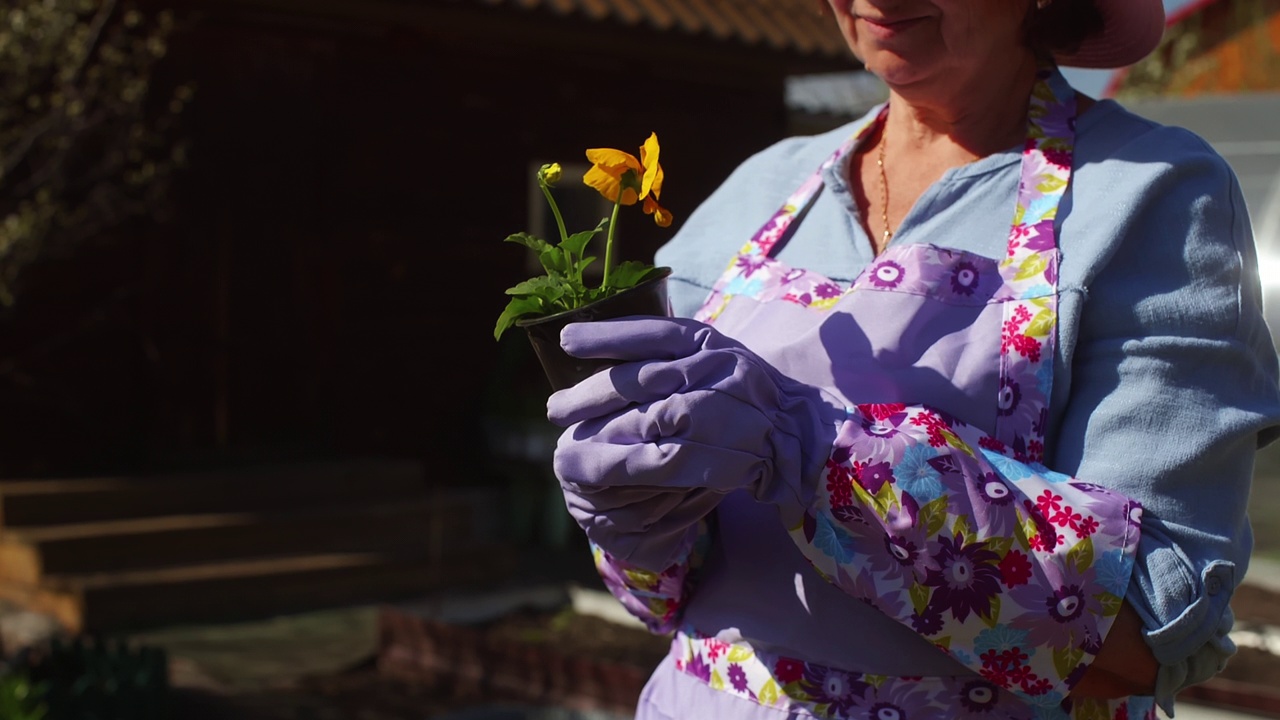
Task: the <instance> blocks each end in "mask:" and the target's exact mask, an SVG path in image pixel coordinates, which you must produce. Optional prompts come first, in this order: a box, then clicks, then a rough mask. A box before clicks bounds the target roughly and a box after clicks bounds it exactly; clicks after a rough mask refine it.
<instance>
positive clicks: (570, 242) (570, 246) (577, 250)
mask: <svg viewBox="0 0 1280 720" xmlns="http://www.w3.org/2000/svg"><path fill="white" fill-rule="evenodd" d="M608 224H609V218H603V219H602V220H600V224H599V225H596V228H595V229H594V230H583V231H582V232H577V233H574V234H572V235H570V236H569V237H567V238H565V239H564V241H563V242H561V243H560V248H561V249H562V250H564V251H566V252H568V253H569V254H570V255H572V256H573V257H575V258H580V257H582V253H583V252H585V251H586V249H587V243H589V242H591V238H593V237H595V236H596V235H599V234H600V231H602V230H604V229H605V227H606V226H608Z"/></svg>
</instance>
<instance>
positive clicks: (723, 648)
mask: <svg viewBox="0 0 1280 720" xmlns="http://www.w3.org/2000/svg"><path fill="white" fill-rule="evenodd" d="M728 650H729V643H727V642H725V641H723V640H716V639H714V638H711V639H708V640H707V658H708V659H710V660H711V661H712V662H715V660H716V658H718V657H720V656H721V655H723V654H724V653H725V652H727V651H728Z"/></svg>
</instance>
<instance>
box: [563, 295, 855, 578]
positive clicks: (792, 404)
mask: <svg viewBox="0 0 1280 720" xmlns="http://www.w3.org/2000/svg"><path fill="white" fill-rule="evenodd" d="M561 345H562V346H563V347H564V349H565V351H566V352H568V353H569V354H570V355H575V356H578V357H594V358H610V359H614V360H619V361H622V363H621V364H619V365H616V366H614V367H612V368H609V369H607V370H604V371H602V372H599V373H597V374H595V375H593V376H591V377H589V378H587V379H586V380H583V381H582V382H580V383H578V384H577V385H575V386H573V387H571V388H568V389H565V390H561V391H559V392H557V393H555V394H553V395H552V396H551V398H550V399H549V400H548V402H547V410H548V412H547V415H548V417H549V418H550V419H551V421H552V422H554V423H556V424H557V425H560V426H561V427H566V428H567V430H566V431H565V432H564V433H563V434H562V435H561V437H560V440H559V443H558V445H557V448H556V452H555V461H554V466H555V473H556V476H557V477H558V478H559V479H560V483H561V486H562V488H563V489H564V491H565V495H566V501H567V504H568V507H569V510H570V513H571V514H572V515H573V516H574V518H575V519H576V520H577V521H578V523H579V524H580V525H582V527H583V528H584V529H585V530H586V531H587V535H588V537H589V538H590V539H591V540H592V541H593V542H595V543H596V544H597V545H600V546H601V547H602V548H604V549H605V550H607V551H609V552H610V553H612V554H614V555H615V556H618V557H620V558H624V559H627V560H628V561H630V562H636V563H637V564H640V565H646V563H645V562H643V561H644V560H648V561H649V562H648V564H647V566H650V567H652V566H653V565H654V564H656V563H660V562H661V561H662V557H661V556H662V555H663V553H665V552H669V551H672V550H673V549H674V547H675V545H676V544H678V543H677V542H676V541H677V540H679V539H682V538H683V537H684V534H685V530H686V529H687V528H688V527H689V526H690V525H691V524H692V523H695V522H697V521H698V520H699V519H701V518H702V517H704V516H705V515H706V514H707V513H709V512H711V510H713V509H714V508H715V506H716V504H718V503H719V500H720V497H721V496H722V495H724V494H726V493H729V492H732V491H735V490H738V489H743V488H746V489H749V490H750V491H751V492H752V493H753V494H754V495H755V497H756V499H757V500H760V501H761V502H768V503H773V504H778V505H780V506H783V505H785V506H788V507H804V506H805V505H807V503H805V502H803V500H805V498H802V497H801V494H802V492H803V491H802V486H810V487H812V485H813V484H814V483H813V482H809V483H804V482H803V480H804V479H805V478H810V479H812V478H816V477H817V476H818V475H819V473H820V472H821V471H822V469H823V467H824V465H825V462H826V459H827V457H828V455H829V454H830V452H831V446H832V443H833V441H834V439H835V437H836V432H837V429H838V426H839V423H840V422H841V421H842V420H843V419H844V417H845V415H846V413H845V408H844V405H843V403H841V402H839V401H838V400H837V399H836V398H834V397H832V396H830V395H827V394H825V393H824V392H822V391H821V390H819V389H817V388H814V387H810V386H807V385H803V384H801V383H799V382H796V381H794V380H792V379H790V378H788V377H786V376H784V375H782V374H781V373H780V372H778V371H777V370H776V369H774V368H773V367H772V366H770V365H769V364H768V363H767V362H765V361H764V360H762V359H761V358H760V357H758V356H757V355H756V354H755V353H753V352H751V351H750V350H748V349H747V348H746V347H745V346H743V345H742V344H741V343H739V342H737V341H735V340H733V339H731V338H728V337H726V336H724V335H723V334H721V333H720V332H718V331H717V330H715V329H714V328H712V327H711V326H710V325H706V324H705V323H701V322H697V321H694V320H687V319H680V318H652V317H646V318H624V319H621V320H607V321H596V322H591V323H575V324H572V325H568V326H566V327H565V329H564V331H563V332H562V333H561ZM642 540H643V541H644V545H645V546H646V547H643V548H642V547H641V544H642V543H641V541H642ZM667 546H670V547H667ZM653 569H661V568H660V567H654V568H653Z"/></svg>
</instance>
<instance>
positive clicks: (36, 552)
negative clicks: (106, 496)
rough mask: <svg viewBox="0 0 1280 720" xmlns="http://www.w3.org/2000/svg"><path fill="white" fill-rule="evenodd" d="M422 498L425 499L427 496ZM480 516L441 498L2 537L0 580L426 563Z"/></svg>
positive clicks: (462, 541) (463, 539) (469, 536)
mask: <svg viewBox="0 0 1280 720" xmlns="http://www.w3.org/2000/svg"><path fill="white" fill-rule="evenodd" d="M424 495H425V494H424ZM473 513H474V508H472V507H469V505H468V504H467V502H466V501H465V499H462V498H458V497H456V496H447V495H441V496H439V497H438V498H435V499H433V500H427V499H425V497H424V498H423V499H416V500H406V501H401V502H396V503H385V502H384V503H376V504H363V505H349V506H323V507H317V508H304V509H301V510H293V511H288V512H271V513H257V512H255V513H199V514H194V515H166V516H160V517H153V518H131V519H127V520H103V521H97V522H88V523H75V524H68V525H49V526H41V527H32V528H17V529H9V530H4V531H0V581H7V582H14V583H27V584H31V585H34V584H37V583H39V582H41V580H42V578H43V577H44V576H46V575H51V574H84V573H91V572H115V571H124V570H139V569H146V568H157V567H170V566H178V565H184V564H193V563H206V562H215V561H221V560H230V559H250V558H254V557H274V556H283V555H296V554H312V553H334V552H376V551H386V552H399V553H400V554H404V555H416V556H417V557H422V558H425V557H429V553H433V552H434V553H449V552H453V551H455V550H458V549H464V548H465V547H466V544H467V543H469V542H474V541H475V540H477V538H476V529H475V528H474V527H472V516H473Z"/></svg>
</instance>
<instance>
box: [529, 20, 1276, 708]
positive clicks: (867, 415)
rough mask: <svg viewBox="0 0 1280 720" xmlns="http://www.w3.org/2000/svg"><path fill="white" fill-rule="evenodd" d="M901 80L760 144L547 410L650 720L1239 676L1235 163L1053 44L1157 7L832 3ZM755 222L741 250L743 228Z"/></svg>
mask: <svg viewBox="0 0 1280 720" xmlns="http://www.w3.org/2000/svg"><path fill="white" fill-rule="evenodd" d="M831 9H832V11H833V12H834V15H835V19H836V21H837V22H838V23H839V25H840V28H841V30H842V31H843V33H844V36H845V38H846V39H847V40H848V43H849V45H850V47H851V48H852V50H853V52H854V53H855V54H856V55H857V57H858V58H859V59H861V60H862V62H863V63H864V64H865V65H866V67H867V69H868V70H870V71H871V72H873V73H875V74H876V75H877V76H879V77H880V78H881V79H883V80H884V82H885V83H886V84H887V85H888V87H889V89H890V99H889V101H888V102H887V103H886V104H884V105H883V106H882V107H880V108H876V109H875V110H873V111H872V112H871V113H870V114H868V115H867V116H866V117H865V118H863V119H861V120H858V121H857V122H855V123H853V124H852V125H850V126H848V127H843V128H840V129H839V130H836V131H834V132H831V133H828V134H825V135H819V136H815V137H803V138H792V139H788V140H785V141H783V142H780V143H778V144H776V145H774V146H773V147H770V148H768V149H766V150H764V151H763V152H761V153H759V154H757V155H756V156H754V157H752V158H750V159H749V160H747V161H746V162H745V163H743V164H742V165H741V166H740V167H739V168H738V170H737V171H736V172H734V173H733V174H732V176H731V177H730V178H728V180H727V181H726V182H725V183H724V185H723V186H722V187H721V188H720V189H719V190H718V191H717V192H716V193H715V194H713V195H712V196H711V197H710V198H709V199H708V200H706V202H705V203H704V204H703V205H702V206H701V207H700V208H699V209H698V210H697V211H696V212H695V213H694V214H693V215H692V216H691V217H690V218H689V220H688V222H687V223H686V224H685V225H684V227H683V228H682V229H681V230H680V232H679V233H678V234H677V236H676V237H675V238H673V239H672V241H671V242H670V243H669V244H668V245H667V246H666V247H664V248H663V249H662V250H661V251H660V253H659V255H658V260H659V262H660V263H661V264H664V265H670V266H672V267H674V268H675V275H674V284H673V287H672V304H673V307H674V310H675V315H676V316H677V317H675V318H647V319H646V318H627V319H623V320H619V321H608V322H599V323H589V324H576V325H570V326H569V327H568V328H566V330H565V331H564V333H563V335H562V343H563V345H564V347H565V348H566V350H568V351H569V352H570V353H571V354H575V355H579V356H583V357H606V358H614V359H617V360H619V361H621V362H620V364H618V365H616V366H614V367H613V368H611V369H610V370H609V371H607V372H603V373H600V374H597V375H595V376H593V377H591V378H589V379H587V380H585V381H583V382H582V383H579V384H578V385H577V386H575V387H573V388H570V389H568V390H563V391H561V392H559V393H556V394H555V395H553V396H552V397H551V399H550V401H549V415H550V417H551V418H552V420H553V421H555V422H557V423H558V424H560V425H562V426H564V427H566V428H567V429H566V431H565V432H564V434H563V435H562V437H561V440H560V443H559V445H558V448H557V451H556V456H555V469H556V472H557V475H558V476H559V478H560V480H561V484H562V486H563V489H564V491H565V496H566V500H567V504H568V506H569V509H570V511H571V512H572V514H573V515H574V517H575V518H576V519H577V520H578V522H579V523H580V524H581V526H582V527H583V529H584V530H585V531H586V533H587V536H588V538H589V539H590V541H591V544H592V549H593V551H594V553H595V558H596V563H597V567H598V568H599V570H600V572H601V574H602V576H603V577H604V579H605V581H606V583H607V585H608V586H609V587H610V589H611V590H612V591H613V592H614V593H615V594H616V595H617V596H618V597H619V599H620V600H622V602H623V603H624V604H625V605H626V606H627V607H628V608H629V609H630V610H631V611H632V612H633V613H634V614H636V615H637V616H639V617H640V618H642V619H643V620H645V622H646V623H647V624H648V625H649V627H650V628H651V629H652V630H654V631H655V632H671V631H674V640H673V645H672V652H671V654H670V656H669V657H668V658H667V660H666V661H664V662H663V663H662V664H661V666H660V667H658V668H657V669H656V671H655V672H654V674H653V676H652V678H651V680H650V682H649V683H648V685H647V687H646V689H645V691H644V694H643V697H642V699H641V702H640V707H639V708H638V714H637V717H638V720H656V719H676V718H693V719H697V720H706V719H710V718H715V719H722V718H728V719H739V718H740V719H744V720H746V719H762V720H763V719H765V718H770V719H772V718H780V717H810V716H814V717H821V718H868V719H874V720H916V719H917V718H948V719H949V718H1028V719H1030V718H1067V717H1071V718H1104V717H1105V718H1115V719H1119V718H1131V719H1132V718H1154V717H1155V707H1156V705H1157V703H1158V704H1159V705H1160V706H1162V707H1164V708H1165V709H1166V711H1170V712H1171V711H1172V703H1173V697H1174V694H1175V693H1176V692H1177V691H1178V690H1179V689H1181V688H1183V687H1186V686H1187V685H1189V684H1191V683H1195V682H1199V681H1202V680H1204V679H1206V678H1208V677H1209V676H1211V675H1212V674H1214V673H1215V672H1217V671H1219V670H1221V669H1222V667H1223V664H1224V662H1225V661H1226V659H1227V657H1228V656H1229V655H1230V654H1231V653H1232V652H1233V650H1234V647H1233V646H1232V643H1231V641H1230V639H1229V638H1228V636H1227V633H1228V631H1229V629H1230V628H1231V624H1232V616H1231V612H1230V609H1229V607H1228V603H1229V601H1230V598H1231V595H1232V590H1233V588H1234V587H1236V585H1237V584H1238V583H1239V582H1240V580H1241V578H1242V576H1243V575H1244V572H1245V568H1246V563H1247V559H1248V553H1249V550H1250V533H1249V527H1248V522H1247V520H1246V516H1245V507H1246V500H1247V498H1248V495H1249V482H1250V477H1251V472H1252V464H1253V459H1254V453H1255V451H1256V449H1257V448H1258V447H1259V446H1261V445H1262V444H1264V443H1266V442H1269V441H1270V440H1271V439H1272V438H1273V437H1274V435H1275V433H1276V428H1277V425H1278V424H1280V392H1278V391H1277V367H1276V365H1277V364H1276V354H1275V350H1274V348H1273V346H1272V341H1271V338H1270V334H1269V332H1268V329H1267V327H1266V325H1265V323H1264V321H1263V319H1262V314H1261V300H1260V289H1259V283H1258V279H1257V277H1256V259H1255V255H1254V248H1253V241H1252V238H1251V235H1250V229H1249V223H1248V220H1247V218H1246V215H1245V209H1244V203H1243V201H1242V198H1241V194H1240V190H1239V187H1238V186H1237V183H1236V180H1235V178H1234V177H1233V175H1232V173H1231V171H1230V169H1229V168H1228V166H1227V165H1226V163H1225V162H1224V161H1223V160H1222V159H1221V158H1220V157H1219V156H1218V155H1216V154H1215V153H1214V152H1213V151H1212V150H1211V149H1210V148H1209V147H1208V146H1207V145H1206V144H1205V143H1204V142H1203V141H1201V140H1200V139H1199V138H1197V137H1195V136H1194V135H1192V134H1191V133H1189V132H1186V131H1184V130H1180V129H1175V128H1168V127H1162V126H1159V125H1157V124H1155V123H1152V122H1149V121H1146V120H1143V119H1142V118H1139V117H1135V116H1134V115H1132V114H1130V113H1128V112H1126V111H1125V110H1124V109H1123V108H1122V107H1121V106H1120V105H1118V104H1116V103H1115V102H1112V101H1100V102H1098V101H1094V100H1091V99H1089V98H1087V97H1084V96H1082V95H1080V94H1078V93H1076V92H1075V91H1074V90H1072V89H1071V87H1070V86H1069V85H1068V84H1067V82H1066V81H1065V80H1064V78H1063V77H1062V75H1061V74H1060V73H1059V72H1058V70H1057V67H1058V66H1059V65H1073V66H1083V67H1118V66H1121V65H1125V64H1129V63H1132V62H1134V61H1136V60H1138V59H1139V58H1141V57H1143V56H1144V55H1146V54H1147V53H1149V52H1150V51H1151V50H1152V48H1153V47H1154V45H1155V44H1156V43H1157V42H1158V39H1159V37H1160V33H1161V30H1162V27H1163V19H1164V15H1163V9H1162V6H1161V3H1160V0H1037V1H1034V2H1033V0H852V2H850V1H849V0H831ZM744 243H745V245H744Z"/></svg>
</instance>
